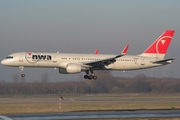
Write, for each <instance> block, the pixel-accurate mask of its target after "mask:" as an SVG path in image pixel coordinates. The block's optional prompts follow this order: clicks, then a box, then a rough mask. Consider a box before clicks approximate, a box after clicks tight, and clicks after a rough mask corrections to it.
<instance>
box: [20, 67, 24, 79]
mask: <svg viewBox="0 0 180 120" xmlns="http://www.w3.org/2000/svg"><path fill="white" fill-rule="evenodd" d="M19 68H20V72H21V77H25V74H24V67H23V66H20V67H19Z"/></svg>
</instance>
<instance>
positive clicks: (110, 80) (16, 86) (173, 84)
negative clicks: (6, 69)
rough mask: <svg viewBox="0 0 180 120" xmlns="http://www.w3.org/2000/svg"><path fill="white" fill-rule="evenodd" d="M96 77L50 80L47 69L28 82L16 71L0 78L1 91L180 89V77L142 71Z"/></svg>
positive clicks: (120, 91) (63, 91) (160, 91)
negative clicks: (9, 78) (127, 75)
mask: <svg viewBox="0 0 180 120" xmlns="http://www.w3.org/2000/svg"><path fill="white" fill-rule="evenodd" d="M96 74H97V75H98V79H97V80H83V81H70V82H48V81H51V80H48V79H49V78H48V74H47V73H44V74H43V75H42V77H41V78H42V79H41V80H40V82H38V81H36V82H33V83H26V82H25V80H19V82H18V80H17V78H18V75H17V74H15V75H13V77H12V78H13V83H6V82H5V81H2V80H1V81H0V95H13V94H17V95H21V94H26V95H28V94H29V95H31V94H59V93H61V94H102V93H115V94H116V93H117V94H121V93H165V94H166V93H180V79H178V78H154V77H146V76H145V75H143V74H140V75H137V76H135V77H134V78H122V77H113V76H112V75H111V74H110V73H109V72H108V71H104V72H97V73H96ZM61 81H62V80H61Z"/></svg>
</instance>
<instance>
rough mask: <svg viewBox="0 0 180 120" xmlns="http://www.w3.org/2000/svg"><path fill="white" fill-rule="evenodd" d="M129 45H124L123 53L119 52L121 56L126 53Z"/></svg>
mask: <svg viewBox="0 0 180 120" xmlns="http://www.w3.org/2000/svg"><path fill="white" fill-rule="evenodd" d="M128 48H129V45H126V46H125V48H124V49H123V51H122V52H121V54H122V55H125V54H126V53H127V51H128Z"/></svg>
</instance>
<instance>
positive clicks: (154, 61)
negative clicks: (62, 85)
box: [1, 30, 175, 80]
mask: <svg viewBox="0 0 180 120" xmlns="http://www.w3.org/2000/svg"><path fill="white" fill-rule="evenodd" d="M174 32H175V31H174V30H166V31H165V32H164V33H163V34H162V35H161V36H160V37H159V38H157V39H156V40H155V41H154V42H153V43H152V44H151V45H150V46H149V47H148V48H147V49H146V50H145V51H144V52H143V53H142V54H139V55H125V54H123V52H122V53H121V54H117V55H112V54H75V53H59V52H57V53H42V52H18V53H13V54H10V55H8V56H7V57H6V59H4V60H2V61H1V64H3V65H5V66H11V67H19V68H20V72H21V76H22V77H24V76H25V74H24V67H46V68H58V69H59V73H61V74H76V73H80V72H83V71H84V72H85V73H86V75H84V79H89V80H91V79H94V80H96V79H97V76H96V75H95V74H94V71H95V70H115V71H128V70H140V69H147V68H152V67H158V66H163V65H167V64H171V63H173V60H175V58H169V59H164V57H165V54H166V51H167V49H168V47H169V44H170V42H171V40H172V37H173V34H174ZM127 49H128V46H127V47H126V48H125V50H124V51H125V52H124V53H126V52H127V51H126V50H127Z"/></svg>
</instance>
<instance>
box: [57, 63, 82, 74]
mask: <svg viewBox="0 0 180 120" xmlns="http://www.w3.org/2000/svg"><path fill="white" fill-rule="evenodd" d="M80 72H81V65H78V64H74V63H70V64H67V66H66V68H59V73H61V74H75V73H80Z"/></svg>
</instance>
